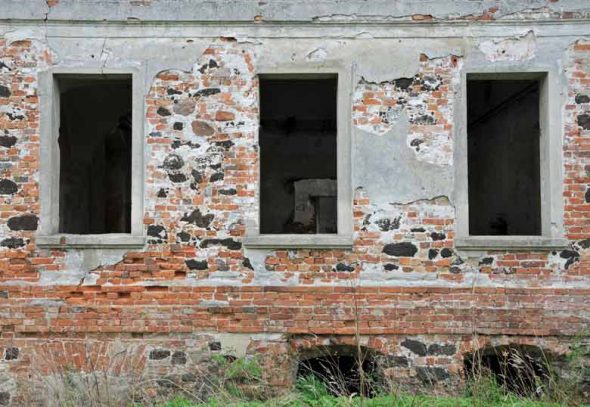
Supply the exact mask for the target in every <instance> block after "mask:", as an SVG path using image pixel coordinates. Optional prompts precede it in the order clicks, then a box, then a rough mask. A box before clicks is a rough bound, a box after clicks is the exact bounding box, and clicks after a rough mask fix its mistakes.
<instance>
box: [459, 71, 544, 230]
mask: <svg viewBox="0 0 590 407" xmlns="http://www.w3.org/2000/svg"><path fill="white" fill-rule="evenodd" d="M539 96H540V81H538V80H480V79H468V81H467V120H468V127H467V134H468V171H469V176H468V178H469V234H470V235H540V234H541V188H540V151H539V138H540V124H539Z"/></svg>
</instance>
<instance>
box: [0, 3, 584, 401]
mask: <svg viewBox="0 0 590 407" xmlns="http://www.w3.org/2000/svg"><path fill="white" fill-rule="evenodd" d="M490 13H491V14H493V11H490ZM486 15H487V14H486ZM424 18H427V16H426V17H424ZM564 55H566V56H567V58H566V59H565V60H564V61H566V62H565V64H566V66H567V72H566V74H567V78H568V80H569V83H568V95H567V97H568V101H567V104H566V106H565V117H564V120H565V139H564V157H565V160H564V161H565V193H564V199H565V204H566V205H565V224H566V229H567V237H568V239H569V240H570V241H571V247H570V248H569V249H568V250H564V251H560V252H552V251H539V252H524V251H523V252H505V251H497V252H488V253H482V254H481V256H479V257H475V258H467V257H465V256H463V257H462V256H461V255H460V254H459V253H458V252H457V250H456V249H455V247H454V238H455V209H454V207H453V203H452V201H451V197H446V196H439V197H429V198H427V199H420V200H416V201H414V202H409V203H390V204H378V203H374V202H372V201H371V197H370V196H368V194H367V193H366V191H365V190H364V189H363V188H362V187H361V188H359V189H357V190H356V191H355V196H354V202H353V217H354V245H353V248H352V249H351V250H332V249H325V250H320V249H313V250H312V249H307V250H269V251H265V252H263V253H262V254H261V252H260V251H252V250H249V249H247V248H244V247H243V245H242V239H243V237H244V234H245V230H246V226H245V225H246V223H247V222H249V221H252V220H254V219H256V217H257V211H258V203H257V197H256V191H257V189H258V185H257V183H258V175H259V174H258V159H259V155H258V145H257V131H258V119H259V117H258V105H257V103H258V81H257V78H256V71H257V56H256V47H254V46H252V45H249V44H242V43H238V42H237V41H235V40H233V39H230V38H223V39H218V40H216V41H213V40H212V44H211V45H210V46H209V47H208V48H207V49H206V50H205V51H204V52H203V54H202V55H200V56H199V55H196V56H195V60H196V63H195V65H194V66H193V68H192V70H190V71H187V72H185V71H176V70H174V71H171V70H167V71H163V72H160V73H159V74H157V76H156V77H155V78H153V82H152V83H151V87H150V89H149V92H148V94H147V97H146V101H145V102H146V121H147V127H146V137H145V144H146V158H147V160H146V161H147V162H146V180H145V214H144V223H145V230H146V234H147V237H148V242H149V244H148V245H147V246H146V248H145V250H137V251H129V252H127V253H125V254H124V256H123V257H122V258H121V259H119V260H118V261H113V262H104V264H102V265H101V266H100V267H98V268H97V269H95V270H90V271H88V272H87V273H86V274H84V276H83V277H82V278H81V279H80V281H76V282H75V283H56V284H49V283H48V284H43V285H42V284H41V283H40V281H41V280H40V275H42V274H43V273H54V275H59V273H63V274H64V275H65V274H67V272H69V271H71V268H72V264H78V263H75V261H74V260H75V256H76V253H75V251H69V252H68V251H63V250H41V249H38V248H37V247H36V246H35V242H34V236H35V229H36V227H37V223H38V219H37V216H38V214H39V201H38V199H39V186H38V180H39V173H38V168H39V105H38V96H39V95H38V90H37V86H38V78H37V74H38V72H39V71H41V70H44V69H46V68H47V66H49V65H50V64H51V63H52V55H51V53H50V52H49V51H48V49H47V48H45V47H43V46H42V45H40V44H39V43H38V42H36V41H19V42H13V43H8V42H7V41H6V40H0V128H1V129H2V132H3V134H0V236H1V239H0V246H1V247H0V303H1V304H2V307H0V328H1V335H0V338H1V340H0V350H1V351H0V355H1V356H2V360H1V361H0V378H1V377H4V376H5V377H7V378H9V380H7V381H6V382H4V383H3V384H1V385H0V397H3V396H2V394H4V393H6V394H8V396H6V397H8V398H9V399H10V398H12V400H13V401H14V400H20V399H19V397H24V395H22V394H21V395H17V393H18V394H20V393H19V392H18V391H17V390H16V387H17V378H19V377H20V378H22V377H24V376H23V375H24V374H25V373H24V372H27V371H32V370H34V371H35V372H39V373H40V374H41V375H46V376H47V375H51V374H52V373H55V372H53V370H52V369H55V368H58V369H59V368H60V367H61V368H63V367H64V366H70V367H72V368H74V369H75V370H77V371H81V372H84V373H89V372H90V371H93V370H97V371H108V372H110V373H112V374H113V375H114V376H117V377H124V376H125V377H126V376H131V375H148V376H149V375H152V376H153V377H167V376H170V375H176V376H178V377H180V376H181V372H184V370H185V369H192V368H193V367H194V366H199V367H200V368H203V369H208V368H209V367H208V366H209V365H208V363H209V362H208V361H207V360H208V358H210V356H211V354H214V353H223V352H222V350H221V343H218V342H219V341H220V339H219V338H217V337H216V335H217V334H219V333H235V334H253V335H258V334H262V337H261V338H256V337H253V339H252V340H251V341H250V342H249V345H248V349H247V352H248V353H250V354H260V355H263V356H265V357H267V359H264V358H263V360H262V362H263V365H264V366H268V370H269V372H271V373H269V376H268V378H267V379H268V380H269V381H270V382H271V384H272V385H273V386H275V387H277V388H285V387H286V386H288V385H290V384H292V380H293V374H292V373H293V370H294V367H293V366H294V365H293V364H294V363H295V361H296V355H297V352H299V351H302V349H305V348H309V347H313V346H326V345H329V344H333V343H340V342H341V343H348V344H351V343H353V341H354V340H355V333H358V334H360V335H361V336H362V337H363V339H362V340H363V341H364V344H365V346H367V347H369V348H371V349H374V350H376V351H379V352H381V353H383V354H384V355H387V356H389V357H391V358H393V360H394V361H395V363H397V365H395V364H394V365H392V366H389V367H388V368H387V369H388V371H387V372H388V373H387V374H388V375H389V376H390V377H392V378H395V379H399V380H400V381H402V382H406V383H408V385H412V383H417V382H424V380H422V379H421V377H423V376H425V375H426V376H428V377H432V375H434V377H437V378H438V379H437V380H438V382H440V383H439V384H437V386H438V387H440V389H441V391H445V389H446V390H447V391H452V390H453V389H456V388H457V386H460V383H461V382H462V379H461V377H462V376H461V369H462V358H463V354H464V353H465V352H469V351H472V350H474V349H476V348H478V347H480V346H484V345H485V344H486V343H496V344H497V343H513V342H517V343H531V344H537V345H539V346H542V347H544V348H547V349H551V350H552V351H554V352H556V353H564V352H566V351H567V343H568V341H569V340H570V339H569V338H568V336H572V335H575V334H577V333H579V332H580V331H581V330H583V329H584V328H586V327H587V325H588V314H587V313H588V310H590V289H589V288H587V287H588V285H587V282H588V275H589V274H590V271H589V270H590V268H589V267H588V261H589V256H588V253H587V250H588V249H589V248H590V240H589V239H590V229H589V224H588V222H589V221H588V220H587V218H588V216H587V212H588V210H589V208H590V202H589V200H590V199H589V198H588V196H590V195H589V193H588V191H589V190H590V175H589V174H590V162H588V163H587V162H586V161H588V157H590V155H589V153H588V151H587V150H588V146H589V145H590V144H589V142H588V141H586V139H587V138H588V135H590V119H589V117H590V69H589V68H588V67H589V66H590V44H588V43H587V42H584V41H578V42H576V43H575V44H574V45H572V47H571V48H570V49H569V50H564ZM461 67H462V59H461V58H460V57H456V56H452V55H450V56H446V57H441V58H438V57H437V58H429V57H428V56H426V55H423V56H422V58H421V60H420V68H419V72H418V73H417V74H416V75H415V76H413V77H411V78H398V79H392V80H391V81H388V82H383V83H378V84H377V83H370V82H367V81H365V80H364V79H360V78H359V81H358V83H356V85H355V88H354V95H353V105H352V106H351V109H352V114H353V123H352V126H354V128H355V129H361V130H364V131H368V132H372V133H376V134H379V135H380V137H393V136H394V135H392V134H391V132H388V131H389V130H391V128H392V123H393V122H394V121H396V120H404V115H405V116H407V120H408V123H409V131H408V134H407V136H406V135H403V137H406V138H407V143H406V144H407V147H408V148H410V149H412V150H413V152H414V154H415V156H416V158H417V159H418V160H420V161H423V162H428V163H430V164H433V165H439V166H441V167H442V166H452V165H453V153H454V146H453V125H454V124H453V119H454V109H456V106H454V103H453V102H454V99H455V92H456V91H457V87H458V86H459V85H460V83H459V78H460V70H461ZM151 79H152V78H150V80H151ZM395 136H399V135H395ZM80 267H81V266H80ZM476 280H477V281H476ZM576 282H581V283H586V284H581V285H580V287H576V286H575V283H576ZM476 283H477V284H476ZM205 333H206V334H205ZM273 334H276V335H277V337H276V338H274V339H272V338H271V339H268V337H267V336H268V335H273ZM475 334H477V335H481V336H479V337H478V336H474V335H475ZM265 335H267V336H265ZM311 335H317V336H315V337H313V338H312V337H311ZM474 338H475V339H474ZM123 349H124V350H125V353H124V357H121V359H122V360H121V361H119V359H117V358H115V356H114V355H115V354H117V352H118V351H119V350H123ZM48 355H52V357H51V358H50V357H49V356H48ZM437 369H439V370H437ZM440 369H442V370H440ZM178 377H176V378H174V380H177V379H178ZM178 380H180V379H178ZM0 383H2V382H1V381H0ZM160 387H162V386H160ZM155 388H158V387H157V386H155ZM154 391H159V390H154Z"/></svg>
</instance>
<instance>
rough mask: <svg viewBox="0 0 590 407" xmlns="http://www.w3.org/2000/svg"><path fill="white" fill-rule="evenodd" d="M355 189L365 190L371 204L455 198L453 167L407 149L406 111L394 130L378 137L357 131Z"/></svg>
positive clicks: (407, 125) (354, 154) (354, 152)
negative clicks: (435, 197)
mask: <svg viewBox="0 0 590 407" xmlns="http://www.w3.org/2000/svg"><path fill="white" fill-rule="evenodd" d="M354 131H355V133H356V136H355V143H354V145H353V157H354V158H353V162H354V163H355V167H354V171H353V172H354V175H353V186H354V188H355V189H356V188H358V187H363V188H364V189H365V191H366V193H367V196H368V198H369V200H370V201H371V203H374V204H383V203H389V202H412V201H417V200H419V199H428V198H430V197H433V196H441V195H444V196H452V191H453V167H452V166H440V165H436V164H430V163H428V162H425V161H419V160H418V159H416V154H415V153H414V152H413V150H412V149H410V148H409V147H408V146H407V141H406V138H407V134H408V131H409V123H408V118H407V115H406V114H405V112H403V111H402V112H401V113H400V118H399V120H398V121H397V122H396V123H394V126H393V128H392V130H391V131H389V132H387V133H385V134H383V135H376V134H373V133H369V132H367V131H363V130H359V129H354Z"/></svg>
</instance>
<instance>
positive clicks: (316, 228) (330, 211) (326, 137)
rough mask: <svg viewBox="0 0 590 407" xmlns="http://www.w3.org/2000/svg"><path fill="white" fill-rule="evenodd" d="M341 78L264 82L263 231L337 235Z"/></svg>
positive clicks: (269, 78)
mask: <svg viewBox="0 0 590 407" xmlns="http://www.w3.org/2000/svg"><path fill="white" fill-rule="evenodd" d="M337 86H338V81H337V76H336V75H321V76H319V75H313V76H312V75H297V76H296V77H289V76H286V75H263V76H261V77H260V134H259V142H260V156H261V162H260V181H261V186H260V198H261V199H260V200H261V203H260V206H261V210H260V213H261V215H260V231H261V233H269V234H281V233H305V234H314V233H337V204H336V202H337V187H336V105H337V103H336V102H337Z"/></svg>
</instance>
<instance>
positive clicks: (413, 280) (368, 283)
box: [0, 270, 590, 292]
mask: <svg viewBox="0 0 590 407" xmlns="http://www.w3.org/2000/svg"><path fill="white" fill-rule="evenodd" d="M54 274H59V272H55V273H54ZM62 274H67V276H65V275H64V276H63V277H64V278H62V279H53V280H51V279H49V278H45V279H44V281H42V282H41V280H40V281H34V282H31V281H22V280H7V281H4V282H1V283H0V287H2V286H6V287H14V286H22V287H27V286H30V287H34V286H37V287H43V288H48V287H58V286H63V285H67V286H72V285H75V286H79V283H80V278H83V277H85V276H86V274H88V273H84V272H77V273H63V272H62ZM89 274H96V273H89ZM461 275H462V276H463V279H462V281H456V280H446V279H443V278H441V277H442V276H443V274H440V273H431V272H413V273H405V272H397V273H392V272H385V271H384V272H382V273H379V272H368V273H367V275H366V276H365V275H364V274H363V273H362V272H361V274H360V278H356V279H354V280H349V279H347V280H336V281H331V282H323V281H316V282H314V283H313V284H309V285H302V284H301V283H300V282H298V281H297V280H295V279H290V280H288V281H283V280H281V281H278V280H273V281H272V285H271V284H268V282H265V283H264V284H259V283H256V282H252V283H248V284H244V283H242V282H241V281H237V280H227V279H219V280H198V279H196V278H187V279H185V280H183V281H181V282H179V281H178V280H153V281H149V280H147V281H141V282H138V283H132V284H128V285H114V284H110V283H105V284H102V286H104V287H111V286H117V287H125V286H128V287H152V286H158V287H186V288H189V287H200V288H203V287H210V288H216V287H224V286H225V287H227V286H231V287H235V288H241V287H244V288H246V287H247V288H261V289H265V290H266V291H272V290H273V288H275V287H276V288H289V287H299V288H301V287H304V288H306V289H309V291H310V292H313V289H314V288H329V287H334V288H335V287H338V288H342V287H347V288H351V289H354V288H359V287H362V288H375V289H378V288H380V287H387V288H396V287H400V288H402V287H407V288H420V289H424V290H428V289H431V288H432V289H437V288H449V289H462V288H506V289H531V290H545V289H546V290H551V289H559V288H562V289H571V290H588V289H590V279H589V278H583V277H581V278H578V279H574V278H571V277H570V278H568V279H564V278H563V276H559V275H555V276H554V277H552V278H550V279H547V280H544V281H543V284H542V285H534V286H531V280H530V278H521V279H518V280H517V279H514V278H513V277H512V276H511V277H509V278H511V280H507V278H506V277H504V278H501V277H500V276H497V277H496V278H495V279H494V278H491V277H490V275H488V274H482V273H480V272H479V271H477V270H473V271H468V272H465V273H462V274H461ZM66 277H68V278H66ZM365 277H366V278H365ZM60 280H61V281H60ZM84 285H95V281H94V282H93V281H92V280H91V281H88V282H87V283H86V284H83V285H82V286H84Z"/></svg>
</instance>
